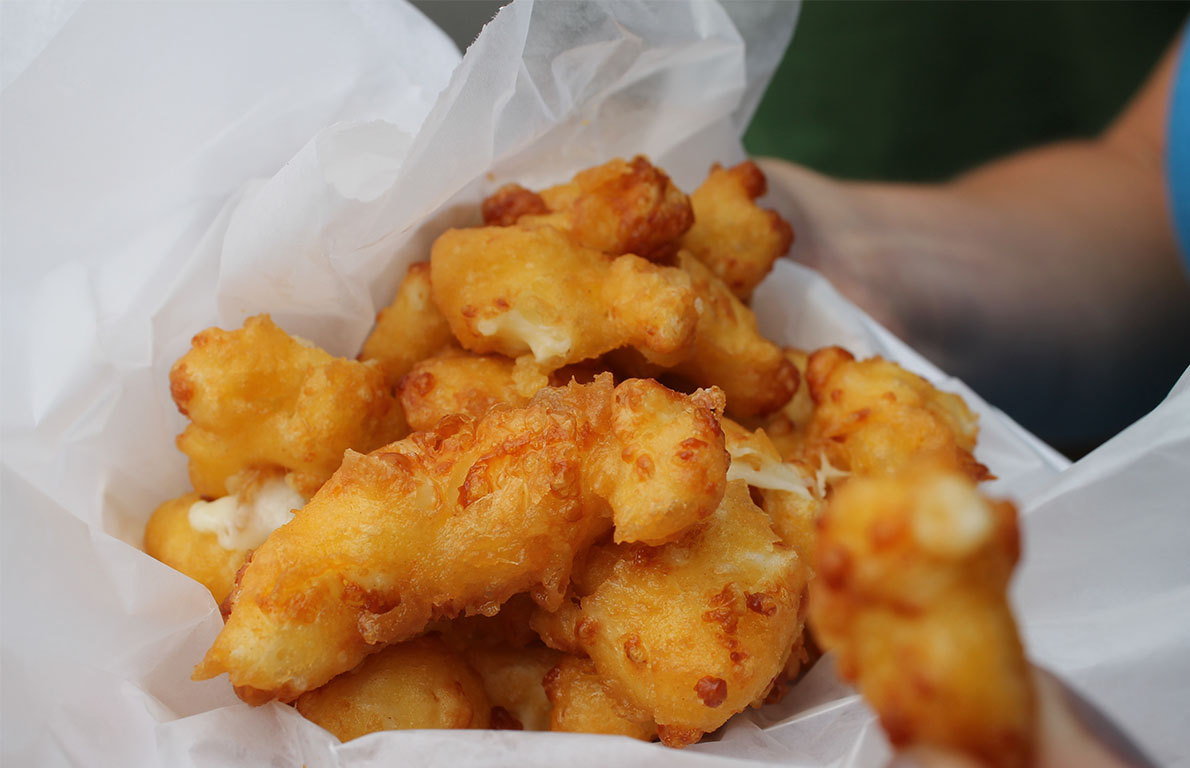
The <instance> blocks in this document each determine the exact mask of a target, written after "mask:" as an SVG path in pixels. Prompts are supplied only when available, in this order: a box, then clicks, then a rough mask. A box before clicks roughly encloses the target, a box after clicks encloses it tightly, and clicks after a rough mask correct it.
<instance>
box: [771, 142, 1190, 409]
mask: <svg viewBox="0 0 1190 768" xmlns="http://www.w3.org/2000/svg"><path fill="white" fill-rule="evenodd" d="M1142 162H1143V161H1141V160H1139V159H1138V158H1136V157H1131V156H1128V155H1127V154H1124V153H1119V152H1117V151H1116V150H1114V149H1113V148H1111V147H1110V146H1108V145H1107V143H1106V142H1101V141H1095V142H1072V143H1067V144H1062V145H1055V146H1051V147H1047V148H1044V149H1041V150H1036V151H1032V152H1028V153H1024V154H1021V155H1018V156H1014V157H1012V158H1009V159H1007V160H1004V161H1001V162H999V163H996V164H994V165H992V166H988V167H987V168H985V169H983V170H980V171H976V172H974V173H972V174H970V175H968V176H966V177H963V178H960V179H958V180H956V181H954V182H952V183H949V184H945V185H900V184H867V183H848V182H838V181H834V180H831V179H828V178H825V177H823V176H820V175H818V174H815V173H812V172H809V171H806V170H804V169H801V168H797V167H795V166H791V165H789V164H787V163H777V164H772V163H766V164H765V171H766V173H767V174H769V176H770V181H771V182H772V188H773V191H774V193H775V194H776V195H777V197H778V198H780V197H784V198H785V206H784V207H785V210H787V211H789V212H790V213H791V214H792V215H793V217H794V222H793V223H794V229H795V231H796V232H797V240H796V242H795V245H794V251H793V256H794V258H796V259H798V260H800V261H804V262H805V263H808V264H810V265H811V266H815V267H817V268H818V269H820V270H821V271H823V273H824V274H826V275H827V277H829V278H830V279H831V280H832V281H833V282H834V283H835V285H836V286H837V287H838V288H839V289H840V290H841V291H842V292H843V293H845V294H846V295H848V296H850V297H851V298H852V299H854V300H855V301H856V302H857V303H858V304H860V305H861V306H863V307H864V308H865V309H867V310H868V311H869V312H871V313H872V314H873V315H874V316H876V317H877V319H879V320H881V321H882V322H884V323H885V324H886V325H888V326H889V327H890V328H891V329H892V330H893V331H894V332H896V333H898V334H899V335H901V336H902V337H904V338H906V339H907V340H908V341H909V342H910V343H911V344H913V345H914V346H916V347H917V348H919V349H920V350H921V351H923V352H924V353H925V354H927V356H929V357H931V358H932V359H934V360H935V361H936V362H938V363H939V364H940V365H942V366H943V367H944V368H946V369H947V370H949V371H951V372H953V373H955V374H957V375H959V376H961V377H963V378H966V379H968V380H970V381H971V382H972V383H973V384H975V385H976V386H977V387H979V386H980V384H981V383H983V382H989V381H1004V380H1005V379H1007V378H1015V379H1016V380H1018V381H1019V380H1020V379H1021V378H1022V376H1024V377H1026V378H1027V379H1028V380H1029V381H1030V383H1031V385H1032V386H1034V387H1038V390H1039V391H1038V392H1037V394H1038V396H1039V397H1040V398H1041V399H1043V400H1044V399H1051V400H1055V401H1056V400H1058V399H1059V398H1061V397H1062V392H1063V391H1065V392H1072V391H1074V390H1075V389H1076V387H1075V382H1079V383H1080V384H1081V383H1085V382H1088V381H1090V382H1096V383H1098V384H1099V385H1100V386H1097V387H1092V388H1090V389H1087V388H1085V387H1084V389H1083V391H1084V392H1086V393H1087V394H1088V398H1087V401H1093V399H1094V396H1095V395H1096V394H1103V393H1117V392H1119V391H1120V390H1121V389H1122V388H1125V387H1126V386H1127V381H1126V379H1127V377H1128V376H1130V375H1131V376H1137V375H1143V374H1144V372H1145V371H1146V370H1149V369H1151V368H1152V366H1153V365H1154V358H1163V359H1166V360H1168V359H1169V357H1170V356H1171V355H1172V356H1175V357H1176V356H1177V355H1178V354H1179V353H1178V351H1177V350H1178V349H1181V350H1182V353H1181V354H1182V355H1183V357H1185V356H1186V354H1187V353H1186V352H1185V350H1186V349H1187V344H1188V343H1190V342H1188V338H1187V333H1188V332H1190V286H1188V284H1187V280H1186V277H1185V275H1184V274H1183V273H1182V271H1181V269H1180V266H1179V265H1178V263H1177V253H1176V250H1175V246H1174V243H1173V240H1172V232H1171V229H1170V225H1169V223H1168V218H1167V217H1168V212H1167V211H1166V208H1165V205H1166V203H1165V201H1164V194H1163V189H1162V186H1161V182H1160V178H1161V177H1160V172H1159V169H1146V168H1145V167H1144V166H1143V165H1142V164H1141V163H1142ZM1154 179H1156V182H1155V183H1154ZM779 202H780V201H779ZM1187 362H1190V361H1188V360H1183V361H1182V363H1181V364H1182V365H1183V366H1184V365H1185V364H1186V363H1187ZM1046 384H1048V385H1049V390H1050V392H1049V393H1046V392H1044V391H1040V390H1043V389H1044V388H1045V385H1046ZM1104 396H1111V394H1108V395H1104ZM1087 401H1084V402H1083V403H1082V404H1079V403H1074V402H1071V403H1070V407H1071V408H1073V409H1082V408H1085V407H1087V404H1088V403H1087Z"/></svg>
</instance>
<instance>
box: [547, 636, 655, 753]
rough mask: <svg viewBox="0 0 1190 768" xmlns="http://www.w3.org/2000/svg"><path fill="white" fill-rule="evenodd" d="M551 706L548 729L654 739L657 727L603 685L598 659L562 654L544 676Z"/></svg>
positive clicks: (646, 739) (647, 739) (645, 739)
mask: <svg viewBox="0 0 1190 768" xmlns="http://www.w3.org/2000/svg"><path fill="white" fill-rule="evenodd" d="M545 691H546V693H547V694H548V696H549V703H550V705H551V707H550V712H549V729H550V730H551V731H570V732H571V733H606V734H612V735H615V736H629V737H631V738H634V739H640V740H641V741H652V740H653V739H654V738H655V737H656V736H657V726H656V725H655V724H654V723H652V722H651V721H649V720H648V719H647V718H645V719H644V720H643V721H642V720H640V719H638V718H637V717H635V716H634V714H633V712H632V711H631V709H630V708H629V707H627V706H626V705H625V704H624V702H622V701H620V700H619V699H617V698H616V697H615V696H613V695H612V694H611V693H609V692H608V690H607V688H606V687H605V686H604V685H603V681H602V680H601V678H600V677H599V673H598V672H597V671H596V670H595V662H593V661H591V660H590V659H580V658H579V657H577V656H570V655H562V656H561V658H560V659H559V661H558V663H557V666H555V667H554V668H553V669H551V670H550V671H549V673H548V674H547V675H546V677H545Z"/></svg>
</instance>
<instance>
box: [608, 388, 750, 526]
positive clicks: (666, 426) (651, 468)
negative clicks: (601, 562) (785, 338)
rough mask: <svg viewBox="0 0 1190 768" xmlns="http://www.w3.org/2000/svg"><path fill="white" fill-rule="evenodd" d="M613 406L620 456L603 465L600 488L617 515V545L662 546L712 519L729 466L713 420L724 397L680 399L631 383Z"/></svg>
mask: <svg viewBox="0 0 1190 768" xmlns="http://www.w3.org/2000/svg"><path fill="white" fill-rule="evenodd" d="M615 402H616V407H615V408H614V410H613V412H612V424H611V428H612V433H613V434H614V436H615V439H616V444H617V446H619V455H618V456H616V457H614V458H613V460H612V461H608V462H606V463H605V467H607V468H608V472H607V474H606V476H605V477H604V479H603V480H602V483H601V488H602V490H601V493H602V494H603V495H604V497H605V498H606V499H607V500H608V501H609V502H610V503H611V505H612V509H614V510H615V523H616V528H615V540H616V541H617V542H621V541H639V542H643V543H645V544H663V543H665V542H667V541H671V540H673V538H674V537H675V536H677V535H678V534H680V533H681V532H682V531H684V530H685V529H686V528H688V527H689V526H691V525H693V524H694V523H697V522H698V521H700V520H702V519H704V518H705V517H707V516H708V515H710V514H711V513H712V512H713V511H714V509H715V506H716V504H717V503H718V499H720V498H722V497H723V490H724V485H725V482H726V477H727V467H728V464H729V463H730V458H729V457H728V455H727V451H726V449H725V448H724V442H723V430H722V429H720V427H719V419H718V416H719V415H720V414H722V413H723V394H722V393H721V392H719V390H717V389H712V390H710V391H705V390H699V391H697V392H695V393H694V394H693V395H690V396H689V397H686V396H683V395H679V394H678V393H677V392H674V391H673V390H671V389H666V388H665V387H663V386H662V385H660V384H658V383H657V382H656V381H653V380H652V379H629V380H628V381H626V382H624V383H623V384H621V385H620V386H618V387H617V388H616V401H615ZM615 459H618V460H615ZM710 499H715V500H716V502H715V504H708V503H707V502H708V501H709V500H710Z"/></svg>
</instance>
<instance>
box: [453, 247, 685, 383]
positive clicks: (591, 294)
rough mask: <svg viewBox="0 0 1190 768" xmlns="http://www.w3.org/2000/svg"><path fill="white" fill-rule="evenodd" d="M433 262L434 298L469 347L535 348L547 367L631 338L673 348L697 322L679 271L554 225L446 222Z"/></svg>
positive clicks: (658, 348)
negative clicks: (589, 242) (454, 225)
mask: <svg viewBox="0 0 1190 768" xmlns="http://www.w3.org/2000/svg"><path fill="white" fill-rule="evenodd" d="M430 261H431V264H432V266H433V291H434V300H435V302H436V303H437V305H438V307H439V308H440V309H441V310H442V313H443V315H444V316H445V317H446V319H447V321H448V322H449V323H450V327H451V330H452V331H453V332H454V335H455V337H456V338H458V340H459V343H460V344H462V346H463V347H464V348H466V349H469V350H471V351H472V352H479V353H488V352H498V353H500V354H503V355H506V356H508V357H520V356H523V355H531V356H532V358H533V359H535V360H536V362H537V363H538V364H539V365H541V366H542V367H543V368H544V369H545V370H546V371H547V372H548V371H553V370H556V369H557V368H561V367H562V366H563V365H566V364H568V363H576V362H579V361H582V360H587V359H590V358H594V357H598V356H599V355H602V354H603V353H605V352H608V351H611V350H613V349H616V348H617V347H621V346H625V345H627V346H631V347H634V348H636V349H639V350H640V351H641V352H642V353H644V354H645V355H646V356H649V355H672V354H675V353H677V352H679V351H681V350H683V349H685V348H686V347H687V345H688V344H689V342H690V339H691V337H692V335H693V333H694V327H695V325H696V323H697V322H698V313H697V310H696V309H695V306H694V298H695V297H694V294H693V293H692V291H691V289H690V280H689V278H688V277H687V276H686V275H685V274H684V273H682V272H681V271H680V270H676V269H673V268H670V267H659V266H657V265H654V264H650V263H649V262H647V261H645V260H644V259H641V258H639V257H637V256H632V255H625V256H619V257H615V258H613V257H610V256H608V255H606V254H603V253H601V252H599V251H597V250H594V249H591V248H586V247H584V246H582V245H579V244H577V243H575V242H574V241H573V240H571V239H570V238H569V237H568V236H567V235H566V234H565V233H563V232H561V231H560V230H557V229H554V228H552V227H540V228H536V229H525V228H522V227H519V226H517V227H479V228H475V229H451V230H447V231H446V232H445V233H444V234H443V235H442V236H441V237H439V238H438V239H437V240H436V241H435V242H434V246H433V249H432V253H431V259H430Z"/></svg>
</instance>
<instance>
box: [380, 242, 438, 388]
mask: <svg viewBox="0 0 1190 768" xmlns="http://www.w3.org/2000/svg"><path fill="white" fill-rule="evenodd" d="M453 344H454V336H452V335H451V333H450V326H449V325H448V324H447V322H446V318H444V317H442V313H441V312H439V311H438V307H436V306H435V305H434V299H433V295H432V292H431V290H430V264H429V262H426V261H422V262H418V263H416V264H412V265H410V267H409V271H408V272H406V273H405V279H404V280H402V281H401V285H400V286H399V287H398V288H397V295H396V296H395V297H394V298H393V301H392V304H390V305H389V306H387V307H385V308H384V309H382V310H380V312H379V313H378V314H377V315H376V327H375V328H373V329H372V333H370V334H369V335H368V338H367V339H365V340H364V346H363V349H362V350H361V351H360V354H359V359H360V360H375V361H376V362H377V363H378V364H379V365H380V368H381V370H383V371H384V376H385V379H387V380H388V383H389V384H390V385H395V384H396V383H397V382H398V381H399V380H400V379H401V377H402V376H404V375H405V374H407V373H409V370H410V369H411V368H412V367H413V364H414V363H416V362H417V361H418V360H424V359H425V358H427V357H429V356H430V355H432V354H434V353H435V352H437V351H438V350H440V349H442V348H443V347H449V346H451V345H453Z"/></svg>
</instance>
